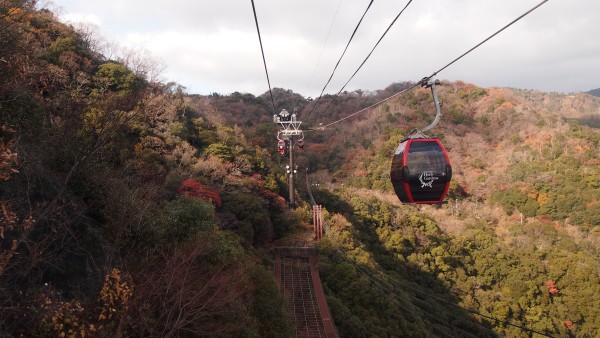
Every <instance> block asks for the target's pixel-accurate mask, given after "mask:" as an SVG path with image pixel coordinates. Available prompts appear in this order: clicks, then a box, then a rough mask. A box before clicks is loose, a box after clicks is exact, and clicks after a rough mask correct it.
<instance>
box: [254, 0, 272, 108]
mask: <svg viewBox="0 0 600 338" xmlns="http://www.w3.org/2000/svg"><path fill="white" fill-rule="evenodd" d="M250 2H252V12H254V22H255V23H256V32H257V33H258V42H259V43H260V52H261V53H262V59H263V64H264V65H265V73H266V74H267V84H268V85H269V94H270V95H271V104H272V105H273V113H275V100H273V91H272V90H271V80H269V71H268V70H267V60H266V59H265V51H264V49H263V43H262V38H261V37H260V28H258V17H257V16H256V7H255V6H254V0H250Z"/></svg>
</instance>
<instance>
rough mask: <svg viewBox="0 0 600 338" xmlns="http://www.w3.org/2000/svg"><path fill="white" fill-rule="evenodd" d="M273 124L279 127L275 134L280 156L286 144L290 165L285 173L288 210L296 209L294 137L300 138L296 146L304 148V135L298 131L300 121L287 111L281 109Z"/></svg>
mask: <svg viewBox="0 0 600 338" xmlns="http://www.w3.org/2000/svg"><path fill="white" fill-rule="evenodd" d="M273 122H274V123H277V124H279V125H280V127H281V130H280V131H279V132H277V139H278V148H279V152H280V154H281V155H282V156H283V155H285V151H284V149H285V146H284V147H283V148H282V146H281V145H282V143H283V144H287V149H288V153H289V156H290V163H289V165H288V166H286V173H287V174H288V175H289V188H290V189H289V199H288V201H289V208H290V209H295V208H296V199H295V196H294V192H295V189H294V176H296V164H295V163H294V136H302V138H301V139H300V140H299V141H298V146H299V147H303V146H304V133H302V130H301V129H300V124H302V122H301V121H297V120H296V114H292V115H290V113H288V111H287V110H285V109H282V110H281V112H280V113H279V114H276V115H273Z"/></svg>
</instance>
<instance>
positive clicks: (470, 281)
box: [320, 191, 600, 337]
mask: <svg viewBox="0 0 600 338" xmlns="http://www.w3.org/2000/svg"><path fill="white" fill-rule="evenodd" d="M341 196H342V199H343V200H346V201H347V203H348V205H347V207H349V208H350V209H349V210H351V212H350V213H347V214H346V216H342V215H340V214H333V215H332V216H330V217H329V218H328V220H327V223H328V228H329V236H328V239H327V240H326V241H325V242H323V243H322V244H321V246H320V248H321V252H322V253H323V255H324V258H323V259H322V260H321V266H320V271H321V273H322V279H323V281H324V284H325V288H326V290H327V291H328V294H329V295H330V296H329V303H330V305H331V310H332V312H333V316H334V319H335V321H336V323H337V324H338V328H339V329H340V332H341V334H342V335H344V336H356V337H358V336H360V337H368V336H372V335H376V336H380V337H381V336H398V335H400V336H409V335H419V336H420V335H423V334H424V332H428V334H431V335H436V336H438V335H439V336H441V335H444V336H445V335H448V334H450V335H452V336H469V335H471V334H472V335H475V336H496V334H499V335H501V336H523V335H526V334H528V332H526V331H523V330H521V329H519V328H517V327H515V326H511V325H509V324H508V323H510V324H514V325H519V326H524V327H527V328H529V329H531V330H534V331H538V332H542V333H545V334H549V335H559V336H570V335H574V336H593V335H594V334H596V328H597V327H598V325H600V323H599V322H598V318H600V312H599V310H598V309H599V308H600V303H599V301H598V297H595V296H594V295H596V294H598V292H600V278H599V277H598V275H597V273H595V272H594V269H595V266H596V264H597V258H596V257H597V251H595V249H594V246H593V242H591V241H581V240H579V241H577V240H574V239H573V238H571V237H570V236H569V234H568V233H567V230H566V229H556V228H555V227H553V226H552V225H551V224H548V223H540V222H529V223H527V224H522V225H521V224H519V223H518V222H514V223H513V224H511V225H510V228H509V229H508V233H507V234H504V235H499V234H498V233H497V231H495V228H496V227H498V223H497V222H498V220H496V219H493V218H491V219H489V220H488V221H487V222H485V221H466V222H464V225H462V229H461V230H460V234H456V235H448V234H447V233H445V232H444V231H443V230H442V229H441V228H440V227H439V226H438V225H436V222H435V221H434V220H432V219H431V218H428V217H427V216H425V215H424V214H422V213H418V212H416V211H415V210H411V209H407V208H405V207H404V208H403V207H397V206H393V205H390V204H388V203H385V202H381V201H378V200H377V199H375V198H373V197H370V198H369V197H359V196H356V195H353V194H350V193H349V192H348V191H346V192H343V193H342V194H341ZM448 216H450V215H448ZM468 216H470V215H466V214H465V215H463V217H466V218H467V219H469V218H470V217H468ZM595 238H596V241H597V239H598V236H597V234H596V237H595ZM548 281H552V282H554V283H555V285H556V287H557V288H558V289H559V291H558V292H556V293H552V292H551V289H550V288H549V286H548ZM463 309H466V310H467V311H465V310H463ZM475 312H476V313H480V314H481V315H482V316H480V315H475V314H474V313H475ZM489 318H495V319H497V320H498V321H491V320H489ZM566 322H569V323H571V325H572V328H571V331H569V330H568V329H567V327H566V326H565V323H566ZM415 332H420V333H419V334H416V333H415Z"/></svg>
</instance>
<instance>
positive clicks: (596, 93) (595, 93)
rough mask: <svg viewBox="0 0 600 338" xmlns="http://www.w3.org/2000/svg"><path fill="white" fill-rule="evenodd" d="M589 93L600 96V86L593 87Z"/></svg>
mask: <svg viewBox="0 0 600 338" xmlns="http://www.w3.org/2000/svg"><path fill="white" fill-rule="evenodd" d="M587 93H588V94H590V95H594V96H598V97H600V88H596V89H592V90H590V91H589V92H587Z"/></svg>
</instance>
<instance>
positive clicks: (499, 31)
mask: <svg viewBox="0 0 600 338" xmlns="http://www.w3.org/2000/svg"><path fill="white" fill-rule="evenodd" d="M251 2H252V10H253V12H254V20H255V22H256V30H257V32H258V39H259V42H260V48H261V52H262V57H263V64H264V67H265V73H266V75H267V83H268V85H269V93H270V95H271V103H272V105H273V111H274V112H275V109H276V108H275V102H274V100H273V93H272V90H271V83H270V80H269V73H268V70H267V62H266V59H265V54H264V49H263V45H262V39H261V35H260V29H259V26H258V18H257V15H256V7H255V5H254V0H251ZM411 2H412V0H409V1H408V2H407V4H406V6H404V8H402V10H401V11H400V13H398V15H397V16H396V17H395V18H394V20H393V21H392V22H391V23H390V25H389V26H388V28H387V29H386V30H385V32H384V33H383V34H382V36H381V37H380V38H379V40H378V41H377V43H376V44H375V46H373V48H372V49H371V51H370V52H369V54H368V55H367V57H366V58H365V59H364V60H363V62H362V63H361V64H360V65H359V66H358V68H357V69H356V71H355V72H354V73H353V74H352V76H351V77H350V78H349V79H348V81H346V83H345V84H344V86H343V87H342V88H341V89H340V90H339V91H338V93H337V94H336V95H335V96H334V98H333V100H332V101H330V102H329V104H328V105H327V107H326V108H325V110H324V112H326V111H327V109H329V107H330V106H331V105H332V104H333V103H334V102H335V100H336V99H337V97H338V96H339V94H340V93H341V92H342V91H343V90H344V88H346V86H347V85H348V83H349V82H350V81H351V80H352V79H353V78H354V76H355V75H356V74H357V73H358V71H359V70H360V69H361V68H362V66H363V65H364V64H365V63H366V62H367V60H368V59H369V57H370V56H371V55H372V54H373V52H374V51H375V48H377V46H378V45H379V43H380V42H381V41H382V40H383V38H384V37H385V35H386V34H387V33H388V32H389V30H390V29H391V28H392V26H393V25H394V23H396V21H397V20H398V18H399V17H400V16H401V15H402V13H403V12H404V11H405V10H406V8H407V7H408V6H409V5H410V4H411ZM546 2H548V0H543V1H541V2H539V3H538V4H537V5H535V6H534V7H532V8H531V9H529V10H528V11H526V12H525V13H523V14H521V15H520V16H518V17H517V18H516V19H514V20H512V21H511V22H509V23H508V24H507V25H505V26H504V27H502V28H500V29H499V30H497V31H496V32H495V33H493V34H492V35H490V36H488V37H487V38H486V39H484V40H483V41H481V42H479V43H478V44H476V45H475V46H473V47H472V48H470V49H469V50H467V51H466V52H464V53H463V54H461V55H459V56H458V57H457V58H455V59H454V60H452V61H450V62H449V63H448V64H446V65H445V66H443V67H441V68H440V69H438V70H437V71H434V72H433V73H432V74H431V75H430V76H427V77H425V78H423V79H422V80H419V81H417V82H415V83H414V84H413V85H412V86H410V87H408V88H405V89H404V90H401V91H400V92H398V93H395V94H393V95H391V96H389V97H387V98H385V99H383V100H380V101H378V102H376V103H374V104H372V105H370V106H369V107H366V108H363V109H361V110H359V111H357V112H355V113H352V114H350V115H348V116H346V117H344V118H341V119H339V120H336V121H333V122H331V123H329V124H326V125H324V126H321V127H319V128H318V130H323V129H325V128H327V127H329V126H331V125H334V124H336V123H339V122H342V121H344V120H346V119H349V118H351V117H353V116H356V115H358V114H360V113H363V112H365V111H368V110H370V109H372V108H374V107H376V106H378V105H380V104H382V103H384V102H386V101H388V100H390V99H392V98H394V97H396V96H398V95H401V94H404V93H406V92H407V91H409V90H412V89H413V88H415V87H417V86H419V85H421V84H422V83H423V82H426V81H428V80H430V79H431V78H432V77H434V76H436V75H437V74H438V73H440V72H441V71H443V70H445V69H446V68H448V67H450V66H451V65H453V64H454V63H456V62H457V61H459V60H460V59H462V58H463V57H465V56H466V55H467V54H469V53H471V52H472V51H474V50H475V49H477V48H478V47H480V46H481V45H483V44H484V43H486V42H487V41H489V40H490V39H492V38H493V37H495V36H496V35H498V34H499V33H501V32H502V31H504V30H505V29H507V28H508V27H510V26H512V25H513V24H514V23H516V22H518V21H519V20H521V19H522V18H524V17H525V16H527V15H528V14H530V13H531V12H533V11H534V10H536V9H537V8H539V7H540V6H542V5H543V4H545V3H546ZM372 3H373V0H371V2H370V3H369V5H368V7H367V9H366V10H365V12H364V14H363V15H362V17H361V18H360V20H359V22H358V24H357V25H356V28H355V29H354V31H353V32H352V35H351V36H350V39H349V41H348V43H347V45H346V48H345V49H344V51H343V53H342V55H341V57H340V58H339V60H338V62H337V63H336V65H335V67H334V69H333V72H332V73H331V75H330V77H329V79H328V81H327V83H326V84H325V86H324V87H323V90H322V91H321V95H319V98H318V99H317V100H315V103H314V105H313V107H312V109H311V110H310V111H309V113H308V115H307V116H306V118H308V117H309V116H310V114H311V113H312V112H313V110H314V109H315V107H316V105H317V103H318V102H319V100H320V99H321V97H322V95H323V93H324V92H325V89H326V88H327V85H328V84H329V82H330V81H331V79H332V78H333V75H334V73H335V71H336V69H337V67H338V65H339V63H340V61H341V60H342V58H343V57H344V55H345V53H346V51H347V49H348V46H349V45H350V43H351V42H352V39H353V38H354V35H355V34H356V31H357V30H358V27H359V26H360V24H361V23H362V20H363V18H364V17H365V15H366V14H367V12H368V10H369V9H370V8H371V5H372Z"/></svg>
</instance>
